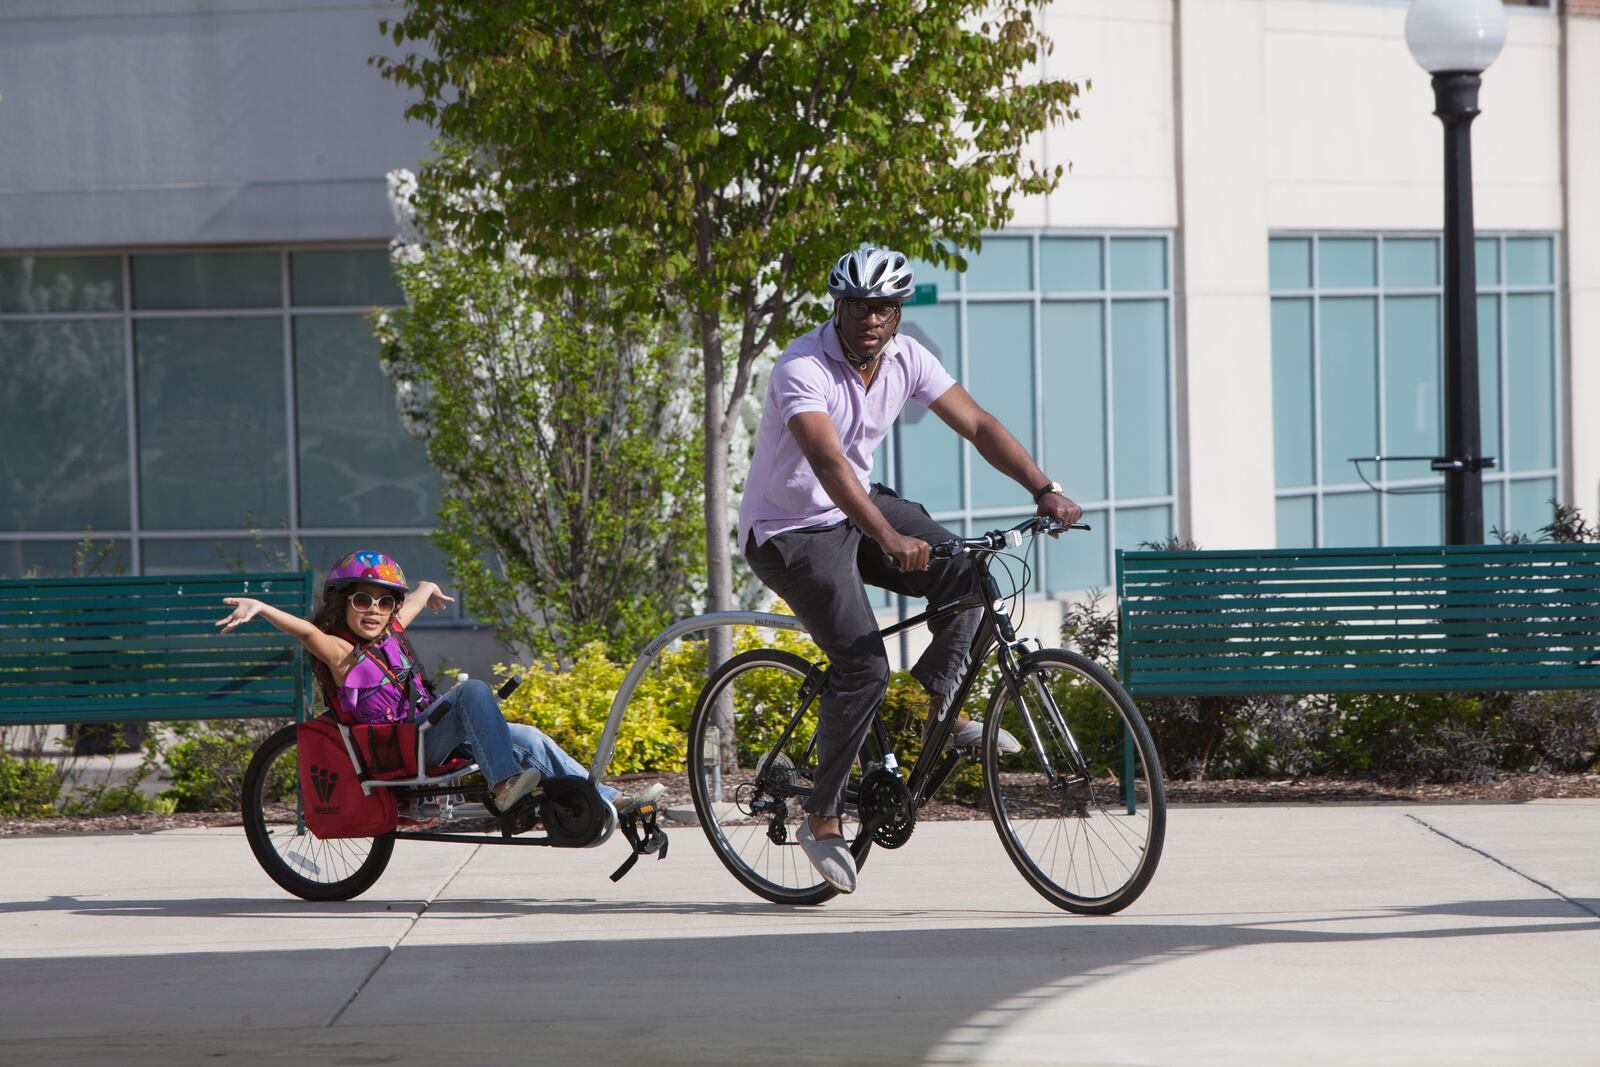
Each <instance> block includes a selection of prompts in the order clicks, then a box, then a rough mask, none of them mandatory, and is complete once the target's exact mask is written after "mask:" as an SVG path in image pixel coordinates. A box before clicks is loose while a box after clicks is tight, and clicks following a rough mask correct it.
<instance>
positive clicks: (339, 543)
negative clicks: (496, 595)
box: [301, 533, 461, 656]
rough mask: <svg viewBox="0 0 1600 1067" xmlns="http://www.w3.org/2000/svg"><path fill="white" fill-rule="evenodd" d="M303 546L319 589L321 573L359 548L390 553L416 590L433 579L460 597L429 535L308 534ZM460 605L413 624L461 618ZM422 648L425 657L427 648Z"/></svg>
mask: <svg viewBox="0 0 1600 1067" xmlns="http://www.w3.org/2000/svg"><path fill="white" fill-rule="evenodd" d="M301 547H302V548H304V549H305V553H306V563H307V565H308V566H309V567H310V568H311V570H312V571H313V573H315V574H316V575H317V576H318V577H317V581H318V586H319V588H320V585H321V576H322V575H324V574H327V573H328V568H329V567H331V566H333V564H334V562H335V561H336V560H338V559H339V558H340V557H341V556H343V555H344V554H345V553H347V552H354V551H356V550H358V549H372V550H374V551H377V552H383V553H385V554H387V555H388V556H390V557H391V558H392V559H394V560H395V562H397V563H399V564H400V569H401V570H403V571H405V572H406V581H407V582H410V583H411V587H412V588H413V589H415V588H416V587H417V583H419V582H424V581H431V582H437V583H439V586H440V588H442V589H443V590H444V591H445V593H446V595H448V596H453V597H459V596H460V591H459V590H458V589H457V587H456V584H455V580H454V579H453V578H451V576H450V568H449V566H448V564H447V563H446V560H445V554H444V553H443V552H441V551H440V550H439V548H438V547H437V546H436V545H435V544H434V543H433V542H432V541H430V540H429V539H428V538H427V537H423V536H418V535H415V534H410V535H406V536H403V537H402V536H399V535H395V534H385V533H374V534H363V535H359V536H354V537H306V538H302V539H301ZM459 608H460V604H459V601H458V602H457V604H456V605H455V606H454V607H452V608H451V609H449V610H447V611H441V612H440V613H439V614H437V615H435V614H434V613H433V612H431V611H424V612H423V613H422V614H421V615H418V616H417V621H416V622H415V623H413V625H414V626H420V625H425V624H427V623H430V622H448V621H452V620H455V619H459V618H460V617H461V613H460V610H459ZM419 651H421V652H422V653H423V654H424V656H426V652H427V650H426V649H419Z"/></svg>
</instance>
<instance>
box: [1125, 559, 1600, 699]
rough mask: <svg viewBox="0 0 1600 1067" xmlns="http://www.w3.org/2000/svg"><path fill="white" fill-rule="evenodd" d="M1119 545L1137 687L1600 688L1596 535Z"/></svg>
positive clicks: (1138, 691)
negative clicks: (1326, 545)
mask: <svg viewBox="0 0 1600 1067" xmlns="http://www.w3.org/2000/svg"><path fill="white" fill-rule="evenodd" d="M1117 557H1118V558H1117V591H1118V604H1119V612H1120V621H1121V630H1120V652H1119V655H1120V657H1121V662H1120V664H1119V668H1120V671H1121V673H1122V676H1123V681H1124V684H1125V685H1127V686H1128V688H1129V689H1130V690H1131V691H1132V692H1133V693H1134V694H1135V695H1136V696H1138V695H1182V694H1207V693H1217V694H1222V693H1236V694H1239V693H1301V694H1303V693H1318V692H1335V691H1338V692H1362V691H1365V692H1409V691H1419V692H1420V691H1428V690H1434V689H1438V690H1462V689H1474V690H1486V689H1496V688H1593V687H1600V546H1596V545H1494V546H1450V547H1445V548H1440V547H1428V548H1399V549H1387V548H1374V549H1370V550H1351V549H1296V550H1273V551H1263V552H1236V551H1229V552H1119V553H1118V554H1117Z"/></svg>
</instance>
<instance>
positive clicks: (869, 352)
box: [739, 248, 1083, 893]
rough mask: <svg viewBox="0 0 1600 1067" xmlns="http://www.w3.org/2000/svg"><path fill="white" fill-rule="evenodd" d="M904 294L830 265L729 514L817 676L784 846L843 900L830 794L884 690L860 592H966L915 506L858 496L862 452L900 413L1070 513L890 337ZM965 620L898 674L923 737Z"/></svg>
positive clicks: (904, 340)
mask: <svg viewBox="0 0 1600 1067" xmlns="http://www.w3.org/2000/svg"><path fill="white" fill-rule="evenodd" d="M913 288H914V284H913V276H912V269H911V264H910V261H909V260H908V259H907V258H906V257H905V256H904V255H902V254H901V253H899V252H894V251H890V250H888V249H883V248H864V249H858V250H857V251H854V252H848V253H846V254H845V255H843V256H841V257H839V261H838V263H837V264H835V266H834V268H833V270H832V271H831V272H830V273H829V275H828V292H829V294H830V295H831V296H832V297H833V316H832V318H831V319H829V321H827V322H825V323H823V324H822V325H821V326H818V327H817V328H816V329H814V330H812V331H811V332H810V333H807V334H805V335H804V336H802V337H800V338H799V339H797V340H796V341H794V342H793V343H792V344H790V345H789V347H788V348H787V349H785V350H784V352H783V354H782V355H781V356H779V357H778V362H777V365H776V366H775V367H774V368H773V371H772V376H771V378H770V379H769V384H768V388H767V398H766V405H765V408H764V410H763V411H762V415H761V428H760V430H759V432H758V436H757V438H756V451H755V457H754V459H753V460H752V461H751V465H750V474H749V477H748V478H747V480H746V482H745V491H744V498H743V501H742V502H741V505H740V509H739V538H740V544H741V545H742V546H743V550H744V556H745V559H746V560H747V561H748V562H749V564H750V568H751V570H753V571H754V572H755V574H756V576H757V577H759V578H760V579H761V580H762V582H764V583H765V584H766V585H767V586H768V587H769V588H770V589H772V591H773V592H775V593H776V594H777V595H778V596H779V597H781V598H782V599H783V600H784V601H785V602H786V603H787V604H788V605H789V606H790V608H791V609H793V611H794V613H795V615H796V616H797V617H798V618H799V619H800V620H801V621H802V622H803V623H804V624H805V627H806V630H807V631H808V632H809V633H810V634H811V637H812V639H813V640H814V641H816V643H817V645H818V647H820V648H821V649H822V651H823V652H824V653H825V654H826V655H827V658H828V660H829V662H830V664H831V668H830V670H829V672H828V685H827V688H826V690H824V691H823V692H822V694H821V697H820V710H819V722H818V728H817V751H818V762H817V772H816V773H817V780H816V782H815V786H814V789H813V791H812V793H811V795H810V796H809V797H808V798H807V799H806V801H805V810H806V812H807V813H808V818H807V819H805V820H804V821H803V822H802V825H801V826H800V827H799V831H798V840H799V843H800V846H801V848H802V849H803V850H804V852H805V854H806V857H807V858H808V859H809V860H810V862H811V863H812V864H813V865H814V866H815V868H816V870H817V872H818V874H820V875H821V876H822V877H823V878H824V879H826V880H827V882H828V883H829V884H830V885H832V886H833V887H834V888H835V889H837V890H839V891H840V892H843V893H848V892H851V891H853V890H854V889H855V887H856V865H855V861H854V859H853V857H852V855H851V852H850V848H849V843H848V842H847V841H846V839H845V837H844V834H843V827H842V824H841V822H840V812H841V809H842V807H843V802H844V790H845V784H846V781H847V779H848V777H849V774H850V768H851V766H852V764H853V763H854V762H855V759H856V755H857V753H858V752H859V751H860V749H861V746H862V743H863V742H864V741H865V739H866V736H867V733H868V731H869V729H870V728H871V724H872V722H873V721H874V713H875V712H876V710H877V708H878V704H879V703H880V702H881V701H882V699H883V695H884V692H885V691H886V689H887V686H888V681H889V659H888V655H887V653H886V652H885V650H884V644H883V638H882V636H881V635H880V634H879V632H878V626H877V622H876V621H875V619H874V617H873V613H872V608H871V605H870V604H869V602H868V599H867V596H866V592H865V589H864V587H863V582H870V583H871V584H873V585H876V586H880V587H883V588H887V589H891V590H894V591H895V592H898V593H902V594H906V595H909V596H917V597H926V598H927V599H928V601H929V602H930V603H931V604H945V603H949V602H951V601H953V600H956V599H959V598H961V597H962V596H965V595H966V594H968V593H969V592H971V591H972V590H973V589H974V588H975V581H976V572H975V571H974V568H973V566H972V564H971V562H970V560H968V559H967V558H966V557H965V556H958V557H956V558H953V559H946V560H938V561H931V560H930V558H929V552H930V548H929V545H930V543H933V542H943V541H948V540H950V539H951V538H952V537H953V535H952V534H951V533H950V531H948V530H946V529H945V528H944V527H942V526H940V525H939V524H938V523H936V522H934V521H933V520H932V519H931V518H929V516H928V512H927V511H926V509H924V508H923V507H922V506H921V505H919V504H916V503H913V502H912V501H909V500H902V499H901V498H900V497H899V496H898V495H897V494H896V493H895V492H894V491H893V490H891V489H889V488H887V487H886V486H882V485H876V484H873V482H872V481H871V475H872V457H873V454H874V452H875V451H876V450H877V447H878V445H879V444H880V443H881V442H882V441H883V438H884V437H885V436H886V435H887V434H888V432H889V428H890V426H892V425H893V423H894V420H895V419H896V418H897V417H898V416H899V414H900V412H901V410H902V409H903V408H904V407H905V405H906V403H907V402H908V401H912V400H915V401H916V402H917V403H919V404H922V405H923V406H925V407H927V408H928V409H929V410H931V411H932V412H933V413H934V414H935V415H938V416H939V417H940V418H941V419H942V420H944V422H945V423H947V424H948V425H949V426H950V428H951V429H953V430H955V431H956V433H958V434H960V435H961V436H962V437H963V438H965V439H966V440H968V441H970V442H971V443H972V444H973V445H974V446H975V447H976V448H977V450H978V454H979V455H981V456H982V457H983V458H984V459H985V460H986V461H988V463H989V464H990V465H991V466H993V467H994V468H995V469H996V470H998V471H1000V472H1001V473H1002V474H1005V475H1008V476H1010V477H1011V478H1012V479H1014V480H1015V481H1017V482H1018V483H1019V484H1021V485H1022V486H1023V488H1024V489H1026V490H1028V491H1029V492H1030V493H1032V494H1033V499H1034V503H1035V504H1037V505H1038V513H1039V514H1040V515H1042V516H1049V517H1051V518H1054V519H1056V520H1058V521H1059V522H1061V523H1063V524H1071V523H1075V522H1077V521H1078V519H1079V518H1080V517H1081V515H1082V513H1083V512H1082V509H1081V508H1080V507H1079V506H1078V505H1077V504H1076V503H1074V502H1073V501H1072V500H1070V499H1068V498H1067V497H1066V496H1065V495H1063V493H1062V491H1061V486H1060V484H1059V483H1057V482H1055V481H1052V480H1051V479H1049V478H1048V477H1046V476H1045V474H1044V473H1043V472H1042V471H1041V470H1040V469H1039V467H1038V466H1037V465H1036V464H1035V463H1034V462H1033V460H1032V458H1031V457H1030V456H1029V455H1028V453H1027V450H1026V449H1024V448H1023V446H1022V445H1021V444H1020V443H1019V442H1018V441H1017V439H1016V438H1015V437H1014V436H1012V434H1011V433H1010V432H1009V431H1008V430H1007V429H1006V428H1005V427H1004V426H1003V425H1001V424H1000V421H999V420H998V419H996V418H995V417H994V416H993V415H991V414H989V413H988V412H987V411H985V410H984V409H983V408H981V407H979V406H978V404H977V402H976V401H974V400H973V399H972V397H971V395H970V394H969V393H968V392H967V391H966V390H965V389H963V388H962V387H961V386H960V385H959V384H957V383H956V381H955V379H954V378H952V377H951V376H950V374H949V373H948V372H946V371H945V369H944V367H943V366H942V365H941V364H940V363H939V360H938V359H937V358H936V357H934V355H933V354H932V353H931V352H929V351H928V350H927V349H926V348H924V347H923V346H922V345H920V344H918V343H917V342H916V341H915V340H914V339H912V338H910V337H903V336H899V335H898V333H897V331H898V329H899V325H900V314H901V307H902V306H903V305H904V304H905V302H906V300H907V299H908V298H909V297H910V296H911V294H912V291H913ZM885 557H888V559H890V560H892V562H893V566H892V567H891V566H889V565H887V563H886V561H885ZM981 621H982V613H981V612H980V611H979V610H978V609H977V608H973V609H970V610H967V611H963V612H960V613H957V614H955V615H953V616H944V617H942V618H938V619H936V620H935V621H933V622H932V623H931V624H930V627H929V628H930V630H931V631H932V633H933V641H932V643H931V644H930V645H929V647H928V650H927V651H926V652H925V653H924V654H923V655H922V657H921V658H920V659H919V660H918V661H917V663H916V664H915V666H913V667H912V668H911V673H912V675H913V676H914V677H915V678H916V679H917V681H919V682H920V683H922V685H923V687H924V688H925V689H926V690H927V691H928V693H929V715H928V721H929V728H930V730H932V728H933V727H934V725H935V724H942V722H943V719H944V717H945V716H946V715H947V714H948V713H949V712H950V711H951V710H952V708H953V707H954V705H953V704H952V703H951V702H950V700H949V697H950V695H951V694H952V693H954V692H955V690H956V689H957V686H958V685H959V683H960V681H961V678H962V677H963V675H964V674H965V672H966V670H967V667H968V663H967V656H968V650H969V648H970V646H971V644H972V638H973V635H974V634H975V633H976V632H977V628H978V626H979V623H980V622H981ZM950 736H951V739H952V741H951V743H952V744H954V745H966V746H968V747H971V746H972V745H975V744H976V743H977V741H978V739H979V738H980V737H981V727H980V726H979V724H976V723H971V722H967V721H965V720H962V719H958V720H957V722H956V724H955V729H954V730H952V731H950ZM1001 744H1002V745H1005V746H1015V745H1016V739H1015V738H1011V737H1009V736H1008V737H1004V738H1001Z"/></svg>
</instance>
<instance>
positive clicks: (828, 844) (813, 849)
mask: <svg viewBox="0 0 1600 1067" xmlns="http://www.w3.org/2000/svg"><path fill="white" fill-rule="evenodd" d="M794 836H795V840H796V841H798V842H800V851H802V852H804V853H805V854H806V859H808V860H810V861H811V866H813V867H815V868H816V869H817V873H818V874H820V875H822V879H823V881H825V882H827V883H828V884H829V885H831V886H833V888H835V889H837V890H838V891H839V892H841V893H854V892H855V891H856V858H855V857H854V856H852V855H850V845H849V843H848V842H846V841H845V839H844V838H842V837H824V838H822V839H820V840H819V839H817V838H815V837H812V836H811V820H810V819H807V818H806V817H805V816H801V817H800V829H799V830H798V831H796V833H795V835H794Z"/></svg>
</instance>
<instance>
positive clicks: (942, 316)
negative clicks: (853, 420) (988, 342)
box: [876, 304, 961, 511]
mask: <svg viewBox="0 0 1600 1067" xmlns="http://www.w3.org/2000/svg"><path fill="white" fill-rule="evenodd" d="M956 325H957V324H956V305H955V304H934V305H925V306H923V307H915V308H906V310H905V317H904V319H903V320H902V321H901V324H900V330H901V332H902V333H905V334H907V335H909V336H911V337H915V338H916V339H917V340H918V341H921V342H922V343H923V344H924V345H925V346H927V348H928V350H929V351H931V352H932V353H933V354H934V355H935V356H937V357H938V359H939V362H940V363H941V364H943V365H944V369H945V370H946V371H948V372H949V373H950V375H951V376H952V377H956V378H959V377H960V376H961V373H960V361H959V356H960V353H959V350H958V340H959V336H960V335H959V334H958V332H957V328H956ZM894 433H895V435H896V436H895V441H896V442H897V444H898V447H899V450H900V453H899V454H900V470H899V471H898V472H895V471H884V470H878V471H877V472H876V474H877V477H878V479H879V481H883V482H887V483H889V484H891V485H893V484H894V481H895V479H896V478H897V477H898V478H899V480H900V482H901V483H902V484H899V485H895V486H894V488H895V489H897V490H899V492H900V493H901V494H902V495H903V496H905V497H907V498H908V499H911V500H915V501H917V502H918V503H920V504H921V505H922V506H923V507H925V508H927V509H928V510H929V511H952V510H954V509H956V508H959V507H960V506H961V439H960V438H959V437H957V436H956V435H955V434H954V433H953V432H952V431H951V430H950V428H949V427H948V426H946V425H945V424H944V422H943V421H942V420H940V418H939V416H937V415H935V414H933V413H932V412H930V411H929V410H928V409H927V408H925V407H923V406H922V405H921V404H918V403H917V402H915V401H912V402H911V403H909V404H907V405H906V406H905V410H904V411H903V412H902V413H901V415H900V418H899V420H898V421H897V422H896V423H895V429H894Z"/></svg>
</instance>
